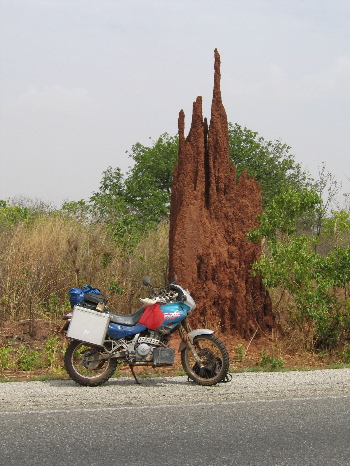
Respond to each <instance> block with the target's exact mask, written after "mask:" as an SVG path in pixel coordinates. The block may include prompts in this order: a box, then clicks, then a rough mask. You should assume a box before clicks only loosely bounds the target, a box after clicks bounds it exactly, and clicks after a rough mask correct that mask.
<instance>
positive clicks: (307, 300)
mask: <svg viewBox="0 0 350 466" xmlns="http://www.w3.org/2000/svg"><path fill="white" fill-rule="evenodd" d="M319 209H322V200H321V198H320V197H319V196H318V195H317V193H315V192H307V191H306V190H301V191H299V192H286V193H282V194H281V195H280V196H278V197H276V198H275V199H274V201H273V202H272V203H271V204H270V206H269V209H267V211H265V212H264V214H263V215H262V216H261V223H260V226H259V227H258V228H256V229H255V230H252V231H250V232H249V235H248V237H249V238H250V239H251V240H254V241H256V240H258V239H259V238H261V237H263V238H264V239H265V243H266V247H265V249H266V252H265V254H264V255H263V256H262V257H261V259H260V260H259V261H258V262H257V263H255V264H254V265H253V269H254V271H255V273H256V274H259V275H261V276H262V277H263V282H264V284H265V285H266V286H267V288H268V289H270V290H272V289H275V290H281V292H282V293H285V292H287V293H288V295H289V296H291V297H292V305H291V309H290V312H291V314H290V318H291V320H290V321H291V322H292V323H294V325H296V326H299V328H300V329H304V328H305V325H306V324H308V325H309V326H311V328H312V330H313V341H312V342H313V344H314V345H315V346H316V347H322V348H330V347H335V346H337V345H339V343H340V342H341V341H344V339H346V338H350V315H349V301H348V288H349V283H350V247H348V246H346V247H343V248H341V247H338V246H334V247H331V248H330V250H329V252H328V253H327V254H324V255H322V254H319V253H317V252H316V247H315V245H317V244H318V243H319V242H320V241H321V239H322V240H323V241H325V239H326V238H328V241H330V243H331V244H334V233H335V230H334V229H332V228H331V227H332V225H339V227H340V226H341V228H342V231H349V228H350V217H349V214H347V215H345V213H344V212H341V213H340V212H333V214H332V217H331V218H329V219H328V221H327V222H326V228H325V230H324V232H323V236H320V235H319V234H318V231H317V230H316V229H314V230H309V231H308V234H307V235H305V234H299V233H298V219H299V218H300V216H303V215H305V214H307V215H312V213H314V214H315V213H317V212H318V211H319ZM287 212H289V214H288V216H287V215H286V213H287Z"/></svg>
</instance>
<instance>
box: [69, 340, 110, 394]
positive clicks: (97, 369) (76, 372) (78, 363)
mask: <svg viewBox="0 0 350 466" xmlns="http://www.w3.org/2000/svg"><path fill="white" fill-rule="evenodd" d="M106 354H107V353H106V350H105V349H104V348H102V347H101V346H95V345H92V344H90V343H86V342H83V341H78V340H72V341H71V342H70V343H69V345H68V347H67V349H66V353H65V355H64V366H65V368H66V371H67V372H68V374H69V376H70V378H71V379H72V380H74V382H76V383H78V384H80V385H86V386H89V387H96V386H98V385H102V384H103V383H105V382H107V380H108V379H109V378H110V377H111V376H112V375H113V373H114V371H115V368H116V367H117V364H118V361H117V359H115V358H110V359H104V358H103V356H105V355H106Z"/></svg>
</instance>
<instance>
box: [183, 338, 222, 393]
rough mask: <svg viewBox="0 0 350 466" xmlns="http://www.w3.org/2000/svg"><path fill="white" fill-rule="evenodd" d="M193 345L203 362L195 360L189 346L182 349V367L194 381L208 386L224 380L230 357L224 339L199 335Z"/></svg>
mask: <svg viewBox="0 0 350 466" xmlns="http://www.w3.org/2000/svg"><path fill="white" fill-rule="evenodd" d="M193 346H194V348H195V350H196V353H197V355H198V356H199V358H200V359H201V364H199V363H198V362H197V361H196V360H195V358H194V356H193V354H192V352H191V350H190V349H189V348H188V347H186V348H184V349H183V350H182V351H181V363H182V367H183V368H184V371H185V372H186V374H187V375H188V377H189V378H190V379H191V380H193V382H195V383H197V384H199V385H206V386H209V385H216V384H217V383H219V382H221V381H224V380H225V379H226V376H227V372H228V369H229V365H230V358H229V355H228V352H227V350H226V347H225V345H224V344H223V343H222V341H221V340H219V338H217V337H216V336H215V335H198V336H197V337H195V338H194V339H193Z"/></svg>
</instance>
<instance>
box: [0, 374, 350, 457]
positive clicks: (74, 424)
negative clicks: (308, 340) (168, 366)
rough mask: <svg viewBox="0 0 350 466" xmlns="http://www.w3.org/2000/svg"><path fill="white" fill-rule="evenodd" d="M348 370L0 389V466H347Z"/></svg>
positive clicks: (349, 431) (349, 427)
mask: <svg viewBox="0 0 350 466" xmlns="http://www.w3.org/2000/svg"><path fill="white" fill-rule="evenodd" d="M349 382H350V370H347V369H345V370H340V371H315V372H308V373H302V372H296V373H258V374H238V375H234V378H233V380H232V382H230V383H226V384H219V385H218V386H215V387H199V386H197V385H195V384H192V383H188V382H187V380H186V378H185V377H177V378H172V379H145V380H142V385H141V386H138V385H135V384H134V383H133V381H132V380H131V379H112V380H111V381H110V382H108V383H107V384H106V385H105V386H103V387H98V388H88V387H80V386H78V385H76V384H74V383H73V382H71V381H51V382H50V381H47V382H29V383H6V384H0V465H1V466H2V465H3V466H11V465H18V464H25V465H28V466H31V465H33V466H34V465H35V466H41V465H45V466H46V465H53V466H55V465H67V464H69V465H73V466H74V465H76V466H80V465H84V466H94V465H123V466H124V465H125V466H129V465H130V466H131V465H133V466H138V465H156V466H157V465H220V466H224V465H242V466H245V465H269V466H272V465H302V466H304V465H350V412H349V411H350V408H349V406H350V383H349Z"/></svg>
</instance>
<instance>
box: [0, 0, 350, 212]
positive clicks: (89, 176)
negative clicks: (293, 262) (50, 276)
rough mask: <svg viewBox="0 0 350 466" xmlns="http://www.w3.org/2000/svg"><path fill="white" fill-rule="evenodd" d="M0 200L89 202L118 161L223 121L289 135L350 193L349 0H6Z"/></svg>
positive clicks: (295, 148) (301, 157)
mask: <svg viewBox="0 0 350 466" xmlns="http://www.w3.org/2000/svg"><path fill="white" fill-rule="evenodd" d="M0 18H1V19H0V27H1V33H0V34H1V35H0V51H1V54H0V65H1V69H0V71H1V76H0V92H1V94H0V124H1V126H0V131H1V133H0V150H1V165H0V199H6V198H13V197H15V196H21V195H22V196H25V197H30V198H38V199H42V200H43V201H46V202H52V203H54V204H56V205H59V204H60V203H61V202H62V201H63V200H79V199H88V198H89V197H90V195H91V194H92V192H93V191H96V190H97V189H98V187H99V183H100V180H101V177H102V172H103V171H104V170H106V169H107V168H108V167H109V166H112V167H117V166H118V167H121V169H122V170H123V171H126V170H127V168H128V167H129V166H130V164H131V160H130V159H129V158H128V155H127V154H126V151H127V150H130V149H131V146H132V145H133V144H135V143H136V142H140V143H142V144H145V145H148V144H150V143H151V141H150V139H149V138H152V139H156V138H157V137H158V136H160V135H161V134H162V133H165V132H167V133H169V134H170V135H175V134H176V133H177V119H178V114H179V111H180V110H181V109H184V111H185V114H186V134H187V132H188V130H189V125H190V121H191V111H192V102H193V101H194V100H195V98H196V97H197V96H198V95H201V96H203V109H204V116H207V117H210V106H211V98H212V90H213V73H214V69H213V66H214V49H215V48H217V49H218V51H219V53H220V55H221V89H222V98H223V103H224V106H225V108H226V112H227V116H228V120H229V121H231V122H232V123H239V124H240V125H242V126H246V127H248V128H249V129H251V130H253V131H257V132H258V133H259V135H261V136H263V137H264V138H265V139H267V140H275V139H281V140H282V141H283V142H285V143H287V144H288V145H289V146H291V147H292V150H291V152H292V153H293V154H294V155H295V158H296V161H297V162H300V163H301V164H302V167H303V168H304V169H306V170H308V171H309V172H310V173H311V174H312V175H313V176H316V177H317V175H318V171H319V168H320V167H321V165H322V162H324V163H325V164H326V167H327V169H328V170H329V171H330V172H332V173H333V174H334V175H335V177H336V179H337V180H338V181H339V182H342V185H343V192H350V181H349V178H350V156H349V155H350V1H349V0H215V1H214V0H210V1H209V0H0Z"/></svg>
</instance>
